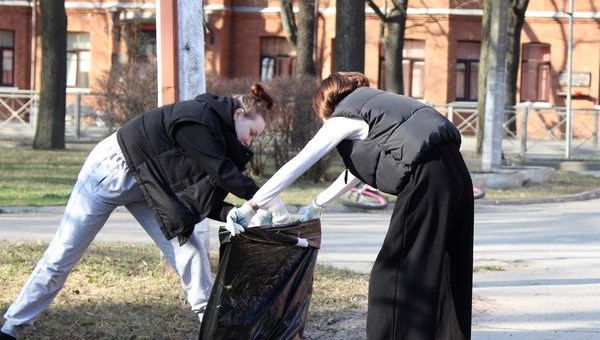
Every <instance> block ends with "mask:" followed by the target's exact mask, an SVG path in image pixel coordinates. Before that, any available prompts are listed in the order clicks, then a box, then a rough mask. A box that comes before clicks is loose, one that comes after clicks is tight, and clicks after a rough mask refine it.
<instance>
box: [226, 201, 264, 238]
mask: <svg viewBox="0 0 600 340" xmlns="http://www.w3.org/2000/svg"><path fill="white" fill-rule="evenodd" d="M255 214H256V211H255V210H254V209H252V207H251V206H250V204H249V203H248V202H245V203H244V204H242V206H241V207H239V208H233V209H231V210H230V211H229V213H228V214H227V224H226V225H225V229H227V230H229V232H230V233H231V235H237V234H239V233H243V232H244V227H246V226H248V225H249V224H250V220H251V219H252V216H254V215H255Z"/></svg>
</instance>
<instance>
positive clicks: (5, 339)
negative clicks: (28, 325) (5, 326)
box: [0, 331, 17, 340]
mask: <svg viewBox="0 0 600 340" xmlns="http://www.w3.org/2000/svg"><path fill="white" fill-rule="evenodd" d="M0 340H17V338H15V337H14V336H12V335H8V334H6V333H4V332H2V331H0Z"/></svg>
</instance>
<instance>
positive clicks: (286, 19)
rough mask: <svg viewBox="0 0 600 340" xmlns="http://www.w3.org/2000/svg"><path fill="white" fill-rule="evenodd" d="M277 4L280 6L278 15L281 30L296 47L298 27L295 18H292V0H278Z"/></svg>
mask: <svg viewBox="0 0 600 340" xmlns="http://www.w3.org/2000/svg"><path fill="white" fill-rule="evenodd" d="M279 5H280V6H281V11H280V12H279V15H280V17H281V24H282V25H283V31H284V32H285V38H286V39H287V41H288V42H289V43H290V45H292V47H294V49H296V47H297V44H298V41H297V34H298V27H296V19H295V18H294V0H280V1H279Z"/></svg>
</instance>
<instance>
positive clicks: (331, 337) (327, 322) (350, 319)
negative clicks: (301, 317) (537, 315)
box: [303, 296, 493, 340]
mask: <svg viewBox="0 0 600 340" xmlns="http://www.w3.org/2000/svg"><path fill="white" fill-rule="evenodd" d="M492 307H493V301H485V300H483V299H481V298H480V297H477V296H473V315H475V314H477V313H485V311H486V310H489V309H490V308H492ZM366 326H367V308H366V306H365V307H364V308H361V309H351V310H344V311H336V312H331V313H317V314H315V315H310V316H309V317H308V319H307V321H306V324H305V327H304V334H303V335H304V337H303V340H365V339H366V338H367V336H366V331H365V330H366Z"/></svg>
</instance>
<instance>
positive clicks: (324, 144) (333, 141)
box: [252, 117, 369, 207]
mask: <svg viewBox="0 0 600 340" xmlns="http://www.w3.org/2000/svg"><path fill="white" fill-rule="evenodd" d="M368 132H369V125H368V124H367V123H366V122H365V121H363V120H358V119H351V118H345V117H332V118H329V119H328V120H326V121H325V123H324V124H323V126H322V127H321V128H320V129H319V131H317V133H316V134H315V136H314V137H313V138H312V139H311V140H310V141H309V142H308V143H307V144H306V146H305V147H304V148H303V149H302V150H301V151H300V152H299V153H298V154H297V155H296V156H295V157H294V158H292V159H291V160H289V161H288V162H287V163H286V164H285V165H283V166H282V167H281V168H280V169H279V170H277V172H276V173H275V174H274V175H273V176H272V177H271V178H270V179H269V180H268V181H267V182H266V183H265V184H264V185H263V186H262V187H261V188H260V189H259V190H258V191H257V192H256V194H254V197H253V198H252V201H253V202H254V203H255V204H256V205H258V206H259V207H264V206H265V205H266V204H267V203H269V201H271V200H272V199H274V198H275V197H277V196H278V195H279V194H280V193H281V192H282V191H283V190H285V189H286V188H287V187H288V186H290V185H291V184H292V183H293V182H294V181H295V180H296V179H298V177H300V176H301V175H302V174H303V173H304V172H305V171H306V170H308V169H309V168H310V167H311V166H313V165H314V164H315V163H316V162H317V161H318V160H319V159H321V158H322V157H324V156H325V155H327V153H329V151H331V150H332V149H333V148H335V147H336V146H337V145H338V144H339V143H340V142H341V141H342V140H344V139H349V140H352V141H357V140H362V139H365V138H366V136H367V133H368ZM345 172H346V171H343V172H342V173H341V174H340V176H338V178H337V179H336V180H335V181H334V182H333V183H332V184H331V185H330V186H329V187H328V188H327V189H325V190H324V191H322V192H321V193H320V194H319V195H317V197H316V198H315V202H316V203H317V204H318V205H320V206H325V205H327V204H328V203H330V202H332V201H334V200H336V199H337V198H339V197H340V196H341V195H342V194H343V193H345V192H346V191H347V190H348V189H350V188H351V187H353V186H354V185H356V184H357V183H358V182H359V180H358V179H357V178H356V177H354V176H353V175H352V174H351V173H349V172H348V173H347V175H348V178H347V182H346V181H345V178H344V177H345Z"/></svg>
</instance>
